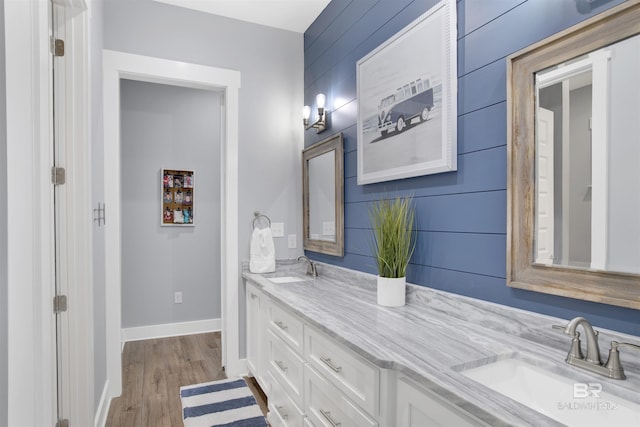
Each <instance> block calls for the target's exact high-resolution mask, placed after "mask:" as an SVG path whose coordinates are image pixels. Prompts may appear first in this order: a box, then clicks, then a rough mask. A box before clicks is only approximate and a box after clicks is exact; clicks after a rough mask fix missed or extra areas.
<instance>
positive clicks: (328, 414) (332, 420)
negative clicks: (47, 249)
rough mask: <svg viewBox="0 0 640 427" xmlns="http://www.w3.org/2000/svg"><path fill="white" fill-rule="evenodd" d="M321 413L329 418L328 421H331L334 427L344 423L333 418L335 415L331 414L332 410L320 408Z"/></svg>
mask: <svg viewBox="0 0 640 427" xmlns="http://www.w3.org/2000/svg"><path fill="white" fill-rule="evenodd" d="M320 413H321V414H322V416H323V417H325V418H326V419H327V421H329V424H331V425H332V427H339V426H341V425H342V423H338V422H336V421H335V420H334V419H333V417H332V416H331V412H329V411H325V410H324V409H320Z"/></svg>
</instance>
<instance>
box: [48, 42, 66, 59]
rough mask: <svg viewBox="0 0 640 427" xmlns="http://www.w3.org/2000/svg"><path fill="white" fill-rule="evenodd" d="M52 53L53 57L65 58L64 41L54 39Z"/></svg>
mask: <svg viewBox="0 0 640 427" xmlns="http://www.w3.org/2000/svg"><path fill="white" fill-rule="evenodd" d="M51 51H52V52H53V56H64V40H62V39H53V42H52V45H51Z"/></svg>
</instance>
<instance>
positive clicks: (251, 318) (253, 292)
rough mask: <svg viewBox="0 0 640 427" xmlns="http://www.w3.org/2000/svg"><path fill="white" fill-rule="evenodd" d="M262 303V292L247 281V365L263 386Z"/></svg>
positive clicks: (263, 299)
mask: <svg viewBox="0 0 640 427" xmlns="http://www.w3.org/2000/svg"><path fill="white" fill-rule="evenodd" d="M263 304H265V298H264V297H263V295H262V293H261V292H260V291H258V289H257V288H256V287H255V286H253V285H251V284H250V283H247V366H248V368H249V371H250V372H251V373H252V374H253V376H254V377H255V378H256V379H257V380H258V383H259V384H260V386H261V387H263V388H264V381H261V380H262V372H263V369H264V368H263V366H262V363H261V357H262V349H263V348H264V344H263V340H264V333H265V330H266V328H265V326H264V322H262V312H263V307H262V305H263Z"/></svg>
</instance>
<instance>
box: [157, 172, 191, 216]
mask: <svg viewBox="0 0 640 427" xmlns="http://www.w3.org/2000/svg"><path fill="white" fill-rule="evenodd" d="M160 177H161V178H160V179H161V180H162V182H161V183H160V188H161V193H162V195H161V202H160V206H162V208H161V213H160V225H163V226H193V225H194V214H193V213H194V200H193V196H194V190H195V172H194V171H193V170H185V169H161V170H160Z"/></svg>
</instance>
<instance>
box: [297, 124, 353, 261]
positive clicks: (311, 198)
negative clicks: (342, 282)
mask: <svg viewBox="0 0 640 427" xmlns="http://www.w3.org/2000/svg"><path fill="white" fill-rule="evenodd" d="M302 214H303V221H302V224H303V234H304V235H303V244H304V249H305V250H307V251H313V252H320V253H323V254H327V255H334V256H343V255H344V148H343V141H342V133H339V134H336V135H334V136H332V137H330V138H327V139H325V140H323V141H320V142H319V143H317V144H314V145H312V146H311V147H309V148H306V149H305V150H303V151H302Z"/></svg>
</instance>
